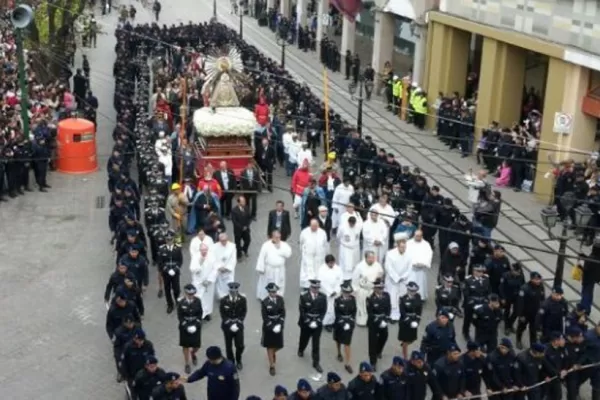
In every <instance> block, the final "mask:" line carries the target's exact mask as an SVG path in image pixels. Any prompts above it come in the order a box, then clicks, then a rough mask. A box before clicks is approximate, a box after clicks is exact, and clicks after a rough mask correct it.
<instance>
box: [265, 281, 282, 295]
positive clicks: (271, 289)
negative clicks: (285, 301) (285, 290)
mask: <svg viewBox="0 0 600 400" xmlns="http://www.w3.org/2000/svg"><path fill="white" fill-rule="evenodd" d="M265 290H266V291H267V292H269V293H273V292H276V291H278V290H279V286H277V285H276V284H275V282H270V283H268V284H267V286H266V287H265Z"/></svg>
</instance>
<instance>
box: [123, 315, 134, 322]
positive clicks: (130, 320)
mask: <svg viewBox="0 0 600 400" xmlns="http://www.w3.org/2000/svg"><path fill="white" fill-rule="evenodd" d="M122 321H123V323H129V322H135V320H134V319H133V315H131V314H127V315H126V316H124V317H123V319H122Z"/></svg>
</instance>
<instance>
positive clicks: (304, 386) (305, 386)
mask: <svg viewBox="0 0 600 400" xmlns="http://www.w3.org/2000/svg"><path fill="white" fill-rule="evenodd" d="M296 390H297V391H304V390H306V391H308V392H310V391H312V387H311V386H310V383H308V381H307V380H306V379H304V378H300V379H298V383H297V384H296Z"/></svg>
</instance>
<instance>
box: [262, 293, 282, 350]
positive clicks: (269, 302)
mask: <svg viewBox="0 0 600 400" xmlns="http://www.w3.org/2000/svg"><path fill="white" fill-rule="evenodd" d="M261 315H262V320H263V325H262V338H261V345H262V346H263V347H265V348H267V349H282V348H283V331H284V329H283V328H284V322H285V303H284V301H283V297H281V296H279V295H277V297H275V298H274V299H273V298H271V297H270V296H267V297H266V298H265V299H264V300H263V301H262V304H261ZM277 325H281V331H280V332H279V333H275V332H273V328H275V327H276V326H277Z"/></svg>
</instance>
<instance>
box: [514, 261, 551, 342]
mask: <svg viewBox="0 0 600 400" xmlns="http://www.w3.org/2000/svg"><path fill="white" fill-rule="evenodd" d="M544 299H545V293H544V285H543V284H542V276H541V275H540V274H539V272H536V271H532V272H531V274H530V275H529V282H527V283H525V284H524V285H523V286H522V287H521V290H519V297H518V298H517V316H518V318H519V323H518V325H517V348H518V349H522V348H523V344H522V342H521V339H522V337H523V332H525V329H526V328H527V326H529V343H535V341H536V339H537V326H536V322H537V315H538V311H539V310H540V307H541V305H542V302H543V301H544Z"/></svg>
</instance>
